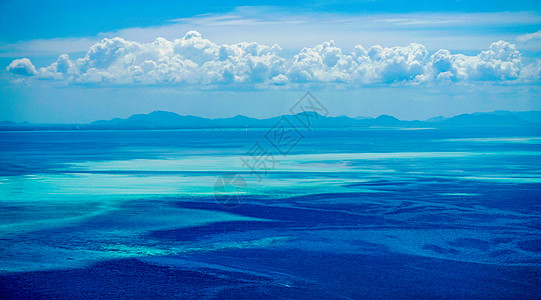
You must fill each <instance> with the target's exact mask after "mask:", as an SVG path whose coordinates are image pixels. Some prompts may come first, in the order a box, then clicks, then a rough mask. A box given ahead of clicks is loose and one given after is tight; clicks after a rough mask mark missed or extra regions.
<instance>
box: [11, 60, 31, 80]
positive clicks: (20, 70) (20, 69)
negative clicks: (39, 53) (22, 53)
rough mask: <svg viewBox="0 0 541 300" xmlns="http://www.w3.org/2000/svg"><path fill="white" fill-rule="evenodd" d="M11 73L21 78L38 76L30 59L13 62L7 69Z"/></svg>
mask: <svg viewBox="0 0 541 300" xmlns="http://www.w3.org/2000/svg"><path fill="white" fill-rule="evenodd" d="M6 69H7V70H8V71H9V72H11V73H13V74H16V75H21V76H33V75H36V74H37V72H36V68H35V67H34V65H33V64H32V62H31V61H30V59H28V58H21V59H16V60H14V61H12V62H11V63H10V64H9V66H7V68H6Z"/></svg>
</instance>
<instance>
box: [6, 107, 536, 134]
mask: <svg viewBox="0 0 541 300" xmlns="http://www.w3.org/2000/svg"><path fill="white" fill-rule="evenodd" d="M283 117H286V118H288V120H292V121H294V122H292V126H297V125H299V124H301V123H300V122H302V120H309V122H310V126H311V127H314V128H337V127H445V126H452V127H455V126H539V125H541V111H523V112H512V111H494V112H488V113H473V114H461V115H457V116H454V117H451V118H446V117H434V118H430V119H427V120H424V121H417V120H416V121H404V120H399V119H397V118H395V117H393V116H389V115H380V116H379V117H377V118H368V117H356V118H350V117H347V116H339V117H325V116H322V115H319V114H316V113H313V112H304V113H300V114H297V115H283V116H278V117H273V118H267V119H256V118H250V117H246V116H241V115H238V116H235V117H230V118H219V119H209V118H203V117H196V116H190V115H188V116H183V115H179V114H176V113H173V112H167V111H154V112H151V113H148V114H136V115H132V116H131V117H129V118H126V119H120V118H115V119H112V120H100V121H94V122H92V123H88V124H32V123H28V122H24V123H14V122H10V121H1V122H0V130H1V131H14V130H15V131H17V130H18V131H23V130H152V129H212V128H271V127H272V126H274V124H276V123H277V122H278V121H279V119H280V118H283ZM295 121H296V122H297V123H296V122H295Z"/></svg>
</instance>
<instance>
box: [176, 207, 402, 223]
mask: <svg viewBox="0 0 541 300" xmlns="http://www.w3.org/2000/svg"><path fill="white" fill-rule="evenodd" d="M176 205H177V206H178V207H181V208H190V209H203V210H217V211H224V212H231V213H234V214H237V215H241V216H246V217H253V218H261V219H265V220H271V221H286V222H289V223H291V224H293V225H294V226H303V227H314V228H316V227H321V226H326V225H333V226H361V225H364V226H366V225H371V226H376V225H377V226H400V225H404V222H402V221H396V220H391V219H386V218H384V217H382V216H376V215H372V214H371V213H366V214H355V213H352V212H351V206H350V205H342V206H339V205H333V206H332V208H333V209H332V210H331V209H314V208H304V207H292V206H289V207H281V206H271V205H257V204H252V203H244V204H242V205H239V206H237V207H235V208H233V209H229V208H225V207H221V206H219V205H217V204H216V203H211V202H185V201H182V202H177V203H176ZM338 207H340V208H341V209H340V210H339V209H336V208H338Z"/></svg>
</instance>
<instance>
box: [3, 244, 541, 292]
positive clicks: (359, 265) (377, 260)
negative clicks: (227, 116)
mask: <svg viewBox="0 0 541 300" xmlns="http://www.w3.org/2000/svg"><path fill="white" fill-rule="evenodd" d="M181 258H182V259H183V260H190V261H192V262H195V263H194V264H192V265H191V266H190V267H189V268H184V267H182V264H179V265H167V264H165V263H167V262H168V260H165V259H164V260H163V262H164V264H159V262H160V258H159V257H158V258H154V259H153V261H154V262H155V263H148V262H142V261H140V260H138V259H122V260H113V261H105V262H100V263H97V264H95V265H92V266H89V267H86V268H80V269H73V270H55V271H39V272H22V273H12V274H7V275H2V276H0V295H1V296H2V298H3V299H27V298H57V299H80V298H85V299H88V298H93V299H96V298H97V299H105V298H130V299H133V298H138V299H139V298H159V299H162V298H182V299H195V298H200V297H216V298H220V299H221V298H225V299H292V298H294V299H321V298H325V299H343V298H355V299H366V298H369V299H370V298H393V299H395V298H416V299H419V298H450V299H456V298H475V299H494V298H513V299H517V298H520V299H536V298H537V296H538V295H539V294H540V293H541V285H540V283H539V277H540V276H541V267H532V266H499V265H485V264H476V263H468V262H460V261H452V260H442V259H436V258H426V257H418V256H410V255H404V254H395V253H385V252H383V253H380V254H374V255H360V254H345V253H331V252H326V251H300V250H271V249H247V250H239V249H237V250H223V251H217V252H210V253H197V254H193V255H183V256H182V257H181ZM198 263H205V265H204V267H194V265H195V266H197V265H198ZM226 268H227V269H226ZM254 273H255V274H254ZM256 274H260V275H256Z"/></svg>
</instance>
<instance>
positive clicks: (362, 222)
mask: <svg viewBox="0 0 541 300" xmlns="http://www.w3.org/2000/svg"><path fill="white" fill-rule="evenodd" d="M265 133H266V130H265V129H259V130H256V129H250V130H245V129H241V130H239V129H235V130H233V129H232V130H227V129H224V130H172V131H58V132H55V131H50V132H0V298H22V297H57V298H80V297H85V298H87V297H181V298H197V297H201V296H206V297H211V298H212V297H220V298H239V297H251V298H314V297H317V298H330V299H343V298H381V297H395V298H396V297H399V298H400V297H401V298H403V297H408V298H409V297H420V298H427V297H446V298H456V297H477V298H531V299H533V298H536V297H538V296H539V295H541V130H539V128H532V127H525V128H516V127H502V128H493V127H489V128H486V127H471V128H460V129H456V128H455V129H450V128H448V129H445V128H443V129H434V128H432V129H424V130H404V129H403V128H401V129H393V128H362V129H347V128H342V129H314V130H313V131H307V132H303V134H304V135H305V137H304V139H302V140H301V141H300V142H299V143H298V144H297V145H296V146H295V147H294V148H293V149H292V150H291V151H290V152H289V153H287V155H282V154H280V153H279V152H277V151H276V149H273V148H272V146H271V145H269V144H264V145H263V146H264V147H266V149H268V150H269V151H270V152H271V153H273V154H274V158H275V165H274V167H273V168H272V169H271V170H268V172H267V173H266V174H263V175H262V174H255V173H254V172H251V170H250V168H248V167H247V166H246V165H244V164H243V161H242V160H241V159H240V157H241V156H245V154H246V152H247V151H249V150H250V149H251V147H252V145H254V143H256V142H257V141H261V140H264V138H263V137H264V135H265ZM224 174H225V175H226V176H236V175H240V176H241V177H242V178H244V180H245V182H246V186H245V187H243V189H242V191H238V193H239V195H240V199H241V202H242V203H241V204H240V205H237V206H231V205H222V204H223V203H221V202H220V201H218V202H217V201H216V200H215V197H214V196H215V192H216V190H215V184H216V181H217V180H218V179H219V178H220V176H223V175H224ZM261 175H262V176H261ZM231 193H237V191H233V192H231Z"/></svg>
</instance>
